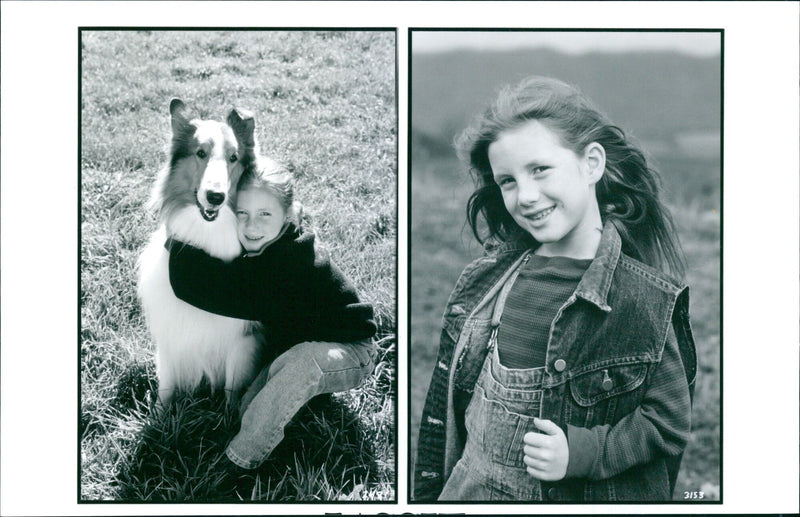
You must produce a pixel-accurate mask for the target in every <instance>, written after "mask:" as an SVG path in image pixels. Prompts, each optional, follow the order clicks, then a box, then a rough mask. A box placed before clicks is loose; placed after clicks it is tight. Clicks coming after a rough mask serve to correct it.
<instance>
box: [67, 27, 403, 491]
mask: <svg viewBox="0 0 800 517" xmlns="http://www.w3.org/2000/svg"><path fill="white" fill-rule="evenodd" d="M78 36H79V44H80V61H79V66H80V70H79V72H80V73H79V81H80V85H79V86H80V88H79V93H80V105H79V108H78V112H79V124H80V148H79V152H80V175H79V185H78V196H79V232H80V245H81V247H80V279H79V298H80V299H79V324H80V346H79V348H80V350H79V368H80V372H79V376H80V377H79V378H80V385H79V408H78V411H79V429H78V437H79V450H80V462H79V487H78V489H79V490H78V492H79V496H78V499H79V502H102V501H109V502H110V501H124V502H142V503H148V502H185V503H206V502H220V503H230V502H281V503H291V502H303V503H305V502H321V501H336V502H355V503H358V502H396V501H397V497H396V488H397V485H396V445H397V433H396V425H397V411H396V408H397V400H396V397H397V389H396V378H397V354H396V347H397V343H396V335H397V334H396V321H397V308H396V307H397V303H396V302H397V100H396V91H397V79H396V69H397V65H396V33H395V31H394V30H378V29H376V30H353V31H348V30H333V31H331V30H227V31H223V30H110V29H109V30H106V29H102V28H91V29H90V28H84V29H81V30H79V34H78Z"/></svg>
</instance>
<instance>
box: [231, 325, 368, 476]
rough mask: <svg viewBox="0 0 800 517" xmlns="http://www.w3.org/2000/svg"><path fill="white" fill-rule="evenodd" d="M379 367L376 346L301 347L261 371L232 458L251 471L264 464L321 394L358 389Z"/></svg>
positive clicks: (243, 409)
mask: <svg viewBox="0 0 800 517" xmlns="http://www.w3.org/2000/svg"><path fill="white" fill-rule="evenodd" d="M374 367H375V345H374V344H373V343H372V342H371V341H369V340H368V341H364V342H359V343H345V344H342V343H324V342H306V343H299V344H297V345H295V346H293V347H292V348H290V349H289V350H287V351H286V352H284V353H283V354H281V355H280V356H278V357H277V358H276V359H275V360H274V361H273V362H272V363H271V364H268V365H267V366H265V367H264V369H262V370H261V373H259V374H258V376H257V377H256V378H255V380H254V381H253V383H252V384H251V385H250V387H249V388H248V389H247V392H246V393H245V394H244V396H243V397H242V401H241V404H240V406H239V413H240V414H241V415H242V425H241V428H240V430H239V433H238V434H237V435H236V436H235V437H234V438H233V440H231V442H230V444H228V448H227V450H226V451H225V453H226V454H227V456H228V458H229V459H230V460H231V461H232V462H233V463H235V464H236V465H238V466H240V467H242V468H245V469H254V468H256V467H258V466H259V465H261V464H262V463H263V462H264V460H265V459H266V458H267V456H268V455H269V453H270V452H272V450H273V449H274V448H275V447H276V446H277V445H278V444H279V443H280V442H281V440H283V429H284V427H286V425H287V424H288V423H289V422H290V421H291V419H292V417H293V416H294V415H295V414H296V413H297V411H299V410H300V408H301V407H303V405H304V404H305V403H306V402H308V401H309V400H310V399H311V398H313V397H314V396H316V395H321V394H323V393H335V392H338V391H346V390H349V389H352V388H355V387H356V386H358V385H359V384H361V382H362V381H363V380H364V379H365V378H366V377H367V376H368V375H369V374H370V373H372V370H373V368H374Z"/></svg>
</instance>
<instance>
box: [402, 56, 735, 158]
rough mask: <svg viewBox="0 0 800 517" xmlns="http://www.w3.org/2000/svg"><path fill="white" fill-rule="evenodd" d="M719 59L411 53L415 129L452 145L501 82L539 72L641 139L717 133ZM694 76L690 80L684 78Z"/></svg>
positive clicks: (718, 115)
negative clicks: (577, 91)
mask: <svg viewBox="0 0 800 517" xmlns="http://www.w3.org/2000/svg"><path fill="white" fill-rule="evenodd" d="M720 65H721V58H720V57H719V56H717V57H712V58H696V57H690V56H685V55H682V54H677V53H670V52H646V53H645V52H642V53H625V54H600V53H597V54H586V55H579V56H575V55H569V54H563V53H559V52H556V51H553V50H546V49H539V50H514V51H508V52H497V51H492V52H476V51H454V52H447V53H440V54H414V55H412V68H411V92H410V95H411V116H412V128H413V130H414V131H415V132H422V133H425V134H426V135H429V136H431V137H433V138H436V139H443V140H444V141H447V142H449V141H450V140H451V139H452V136H453V135H454V134H455V133H456V132H457V131H458V130H459V129H460V128H462V127H463V126H464V124H465V123H466V122H467V120H469V118H470V116H472V114H474V113H475V112H477V111H479V110H480V109H481V108H482V107H483V106H484V105H485V103H486V101H487V100H488V99H489V98H490V97H491V96H492V93H493V92H494V91H496V89H497V88H498V87H499V86H500V85H502V84H508V83H514V82H517V81H518V80H520V79H521V78H523V77H525V76H528V75H533V74H538V75H549V76H552V77H557V78H559V79H562V80H565V81H568V82H572V83H575V84H577V85H578V86H580V88H581V89H582V90H583V91H584V92H585V93H586V94H587V95H588V96H589V97H591V98H592V99H594V100H595V102H596V103H597V104H598V105H599V106H601V107H602V108H603V109H604V110H605V111H606V112H607V113H608V115H610V116H611V118H612V120H614V121H615V122H616V123H617V124H619V125H620V126H622V127H623V128H626V129H627V130H629V131H630V132H632V133H634V134H635V135H637V136H638V137H639V138H640V139H643V140H648V139H656V140H661V139H664V138H668V137H673V136H674V135H676V134H678V133H683V132H685V131H692V132H706V131H712V132H713V131H716V130H717V129H718V127H719V120H720V104H721V103H720V99H719V92H720V77H721V74H720ZM689 78H690V79H691V80H688V79H689Z"/></svg>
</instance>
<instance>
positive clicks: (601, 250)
mask: <svg viewBox="0 0 800 517" xmlns="http://www.w3.org/2000/svg"><path fill="white" fill-rule="evenodd" d="M621 249H622V239H621V238H620V236H619V232H618V231H617V229H616V228H615V227H614V224H613V223H612V222H611V221H606V223H605V225H604V226H603V235H602V236H601V237H600V245H599V246H598V247H597V254H596V255H595V257H594V260H592V263H591V264H590V265H589V268H588V269H587V270H586V273H584V274H583V278H581V281H580V283H579V284H578V287H577V289H575V296H577V297H579V298H583V299H584V300H586V301H587V302H590V303H592V304H594V305H596V306H597V307H598V308H599V309H600V310H602V311H604V312H611V307H610V306H609V305H608V289H609V288H610V287H611V281H612V279H613V278H614V271H615V270H616V268H617V264H618V263H619V256H620V253H621Z"/></svg>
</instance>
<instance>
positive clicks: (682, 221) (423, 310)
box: [409, 152, 721, 500]
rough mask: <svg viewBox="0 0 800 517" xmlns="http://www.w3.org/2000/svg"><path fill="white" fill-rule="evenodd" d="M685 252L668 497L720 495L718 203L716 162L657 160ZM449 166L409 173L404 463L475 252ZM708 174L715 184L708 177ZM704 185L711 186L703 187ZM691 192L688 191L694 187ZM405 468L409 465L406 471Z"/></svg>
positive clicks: (456, 173)
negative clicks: (454, 299)
mask: <svg viewBox="0 0 800 517" xmlns="http://www.w3.org/2000/svg"><path fill="white" fill-rule="evenodd" d="M658 162H659V164H660V165H661V167H662V173H663V175H664V176H665V181H664V183H665V186H666V188H667V189H668V190H669V192H670V194H671V195H670V199H671V203H672V210H673V215H674V217H675V219H676V223H677V225H678V227H679V233H680V238H681V242H682V244H683V247H684V251H685V252H686V255H687V262H688V272H687V279H686V281H687V283H688V284H689V286H690V292H691V295H690V298H691V307H690V313H691V314H690V315H691V321H692V327H693V331H694V336H695V340H696V345H697V353H698V360H699V365H698V378H697V386H696V389H695V399H694V407H693V420H692V428H693V429H692V436H691V439H690V442H689V445H688V447H687V449H686V452H685V455H684V460H683V463H682V467H681V472H680V474H679V477H678V484H677V486H676V489H675V494H674V497H675V499H676V500H683V492H684V491H701V490H702V491H704V497H705V499H707V500H709V499H710V500H714V499H718V498H719V496H720V471H721V465H720V422H721V418H720V397H719V393H720V392H719V387H720V326H719V325H720V291H719V289H720V215H719V211H720V206H719V181H718V178H719V176H718V174H719V173H718V171H719V164H718V163H715V162H713V161H710V162H709V161H697V160H694V161H693V160H689V159H686V158H684V159H679V158H675V157H673V158H671V159H669V160H667V159H666V158H663V159H661V160H659V161H658ZM459 167H460V166H459V164H458V163H457V161H456V160H455V159H454V158H452V157H450V156H446V155H441V154H438V153H433V154H425V153H422V152H421V153H418V154H417V155H416V156H414V158H413V159H412V176H411V203H412V222H411V225H412V228H411V230H412V231H411V236H412V237H411V257H412V258H411V264H412V271H411V292H410V293H409V299H410V300H411V344H410V346H411V379H412V381H411V383H410V385H411V393H410V395H411V414H410V416H409V418H410V421H411V422H410V425H411V430H410V431H411V433H410V435H411V437H410V439H411V448H410V450H411V461H412V465H413V461H414V458H415V455H416V447H417V436H418V433H419V422H420V417H421V412H422V406H423V404H424V402H425V395H426V393H427V389H428V384H429V383H430V378H431V374H432V372H433V367H434V364H435V360H436V353H437V350H438V343H439V333H440V331H441V318H442V313H443V311H444V307H445V304H446V302H447V298H448V296H449V295H450V292H451V291H452V289H453V286H454V285H455V282H456V280H457V278H458V275H459V274H460V273H461V270H462V269H463V268H464V266H465V265H466V264H467V263H468V262H469V261H470V260H472V259H473V258H477V257H478V256H480V255H481V253H482V249H481V247H480V245H478V243H477V241H475V240H474V239H473V238H472V233H471V230H470V229H469V228H468V227H465V226H464V221H465V214H466V212H465V208H466V200H467V198H468V197H469V194H470V193H471V192H472V183H471V180H470V179H469V178H468V177H467V175H466V174H462V173H460V168H459ZM715 174H716V180H715V179H714V178H715ZM708 184H710V185H711V187H710V188H709V187H706V185H708ZM695 187H696V188H695ZM412 470H413V468H412Z"/></svg>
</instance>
